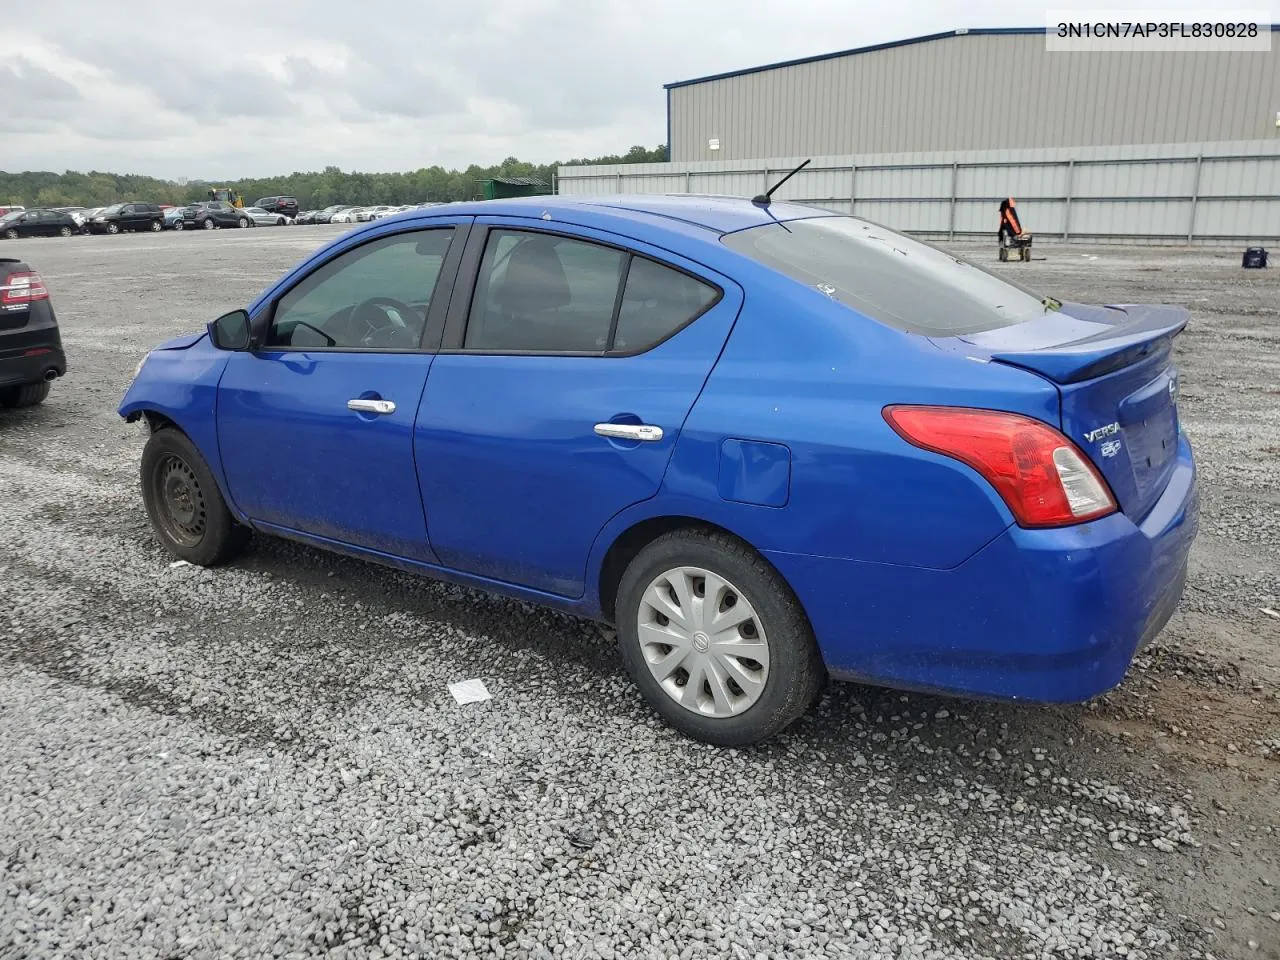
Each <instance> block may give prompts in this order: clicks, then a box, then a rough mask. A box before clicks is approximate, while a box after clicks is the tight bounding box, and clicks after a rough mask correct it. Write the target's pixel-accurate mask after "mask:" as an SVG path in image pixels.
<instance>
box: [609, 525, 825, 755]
mask: <svg viewBox="0 0 1280 960" xmlns="http://www.w3.org/2000/svg"><path fill="white" fill-rule="evenodd" d="M616 621H617V630H618V643H619V649H620V651H621V653H622V658H623V660H624V661H625V663H626V665H627V669H628V671H629V672H630V674H631V678H632V679H633V680H634V681H635V683H636V686H638V687H639V688H640V692H641V693H642V694H643V695H644V698H645V700H647V701H648V703H649V705H650V706H651V707H652V708H653V709H654V710H655V711H656V712H657V713H658V714H660V715H661V716H662V717H663V719H665V720H666V721H667V722H668V723H669V724H671V725H672V726H673V727H675V728H676V729H677V730H679V731H680V732H682V733H684V734H686V735H687V736H690V737H693V738H695V739H698V740H703V741H706V742H708V743H714V744H718V745H720V746H726V747H743V746H748V745H750V744H753V743H757V742H759V741H761V740H764V739H767V738H768V737H771V736H773V735H774V734H776V733H779V732H780V731H782V730H784V729H786V728H787V727H788V726H790V725H791V724H792V723H793V722H795V720H796V719H797V718H799V717H800V716H801V715H802V714H803V713H804V712H805V711H806V710H807V709H808V708H809V706H810V705H811V704H812V703H813V701H814V699H815V698H816V697H817V695H818V693H819V691H820V690H821V689H822V684H823V682H824V680H825V677H826V670H825V668H824V666H823V663H822V658H821V656H820V655H819V653H818V646H817V643H816V641H815V640H814V636H813V630H812V628H811V627H810V625H809V621H808V618H807V617H806V616H805V613H804V610H803V609H802V608H801V606H800V602H799V600H797V599H796V597H795V594H794V593H793V592H792V590H791V588H790V586H788V584H787V583H786V581H785V580H783V579H782V577H781V575H780V574H779V573H778V572H777V571H776V570H775V569H774V568H773V567H772V566H770V565H769V563H768V562H767V561H765V560H764V559H763V558H762V557H761V556H760V555H759V554H758V553H756V552H755V551H754V550H752V549H751V548H750V547H749V546H747V545H746V544H745V543H743V542H742V541H740V540H738V539H736V538H734V537H732V536H729V535H728V534H724V533H712V534H709V535H708V534H707V533H706V532H703V531H697V530H677V531H675V532H673V533H669V534H666V535H664V536H662V537H659V538H658V539H657V540H655V541H654V542H653V543H651V544H649V545H648V546H647V547H645V548H644V549H643V550H642V551H640V553H639V555H637V556H636V558H635V559H634V560H632V561H631V563H630V564H629V565H628V566H627V569H626V572H625V573H623V575H622V582H621V583H620V584H619V587H618V602H617V609H616Z"/></svg>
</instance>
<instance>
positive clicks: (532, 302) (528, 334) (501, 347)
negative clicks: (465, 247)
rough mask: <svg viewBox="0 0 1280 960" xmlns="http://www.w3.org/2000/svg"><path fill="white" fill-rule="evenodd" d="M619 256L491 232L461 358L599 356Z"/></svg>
mask: <svg viewBox="0 0 1280 960" xmlns="http://www.w3.org/2000/svg"><path fill="white" fill-rule="evenodd" d="M626 260H627V254H626V253H624V252H623V251H621V250H615V249H613V248H611V247H604V246H601V245H600V244H597V243H587V242H584V241H581V240H571V239H569V238H567V237H560V236H554V235H552V234H545V233H532V232H528V231H520V230H493V231H491V232H490V234H489V239H488V241H487V243H486V244H485V251H484V258H483V260H482V261H481V264H480V276H479V278H478V280H477V283H476V292H475V295H474V297H473V299H472V303H471V315H470V319H469V321H468V323H467V332H466V336H465V338H464V340H463V346H464V347H465V348H466V349H468V350H481V351H516V352H521V353H525V352H529V353H603V352H604V351H605V350H606V348H607V347H608V343H609V328H610V325H611V323H612V321H613V313H614V307H615V304H616V301H617V298H618V284H619V282H620V281H621V279H622V268H623V266H624V265H625V263H626Z"/></svg>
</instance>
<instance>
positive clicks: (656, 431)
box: [596, 423, 662, 442]
mask: <svg viewBox="0 0 1280 960" xmlns="http://www.w3.org/2000/svg"><path fill="white" fill-rule="evenodd" d="M596 435H597V436H601V437H612V438H614V439H615V440H648V441H649V442H653V441H655V440H661V439H662V428H661V427H654V426H650V425H649V424H647V423H597V424H596Z"/></svg>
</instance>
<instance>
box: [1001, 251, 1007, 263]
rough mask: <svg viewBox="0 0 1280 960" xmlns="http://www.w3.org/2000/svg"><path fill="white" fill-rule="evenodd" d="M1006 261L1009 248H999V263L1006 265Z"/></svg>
mask: <svg viewBox="0 0 1280 960" xmlns="http://www.w3.org/2000/svg"><path fill="white" fill-rule="evenodd" d="M1008 261H1009V248H1008V247H1001V248H1000V262H1001V263H1008Z"/></svg>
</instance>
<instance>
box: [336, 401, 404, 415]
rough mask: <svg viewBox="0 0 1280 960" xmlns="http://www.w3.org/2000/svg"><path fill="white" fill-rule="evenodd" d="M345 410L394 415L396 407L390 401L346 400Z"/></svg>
mask: <svg viewBox="0 0 1280 960" xmlns="http://www.w3.org/2000/svg"><path fill="white" fill-rule="evenodd" d="M347 409H348V410H355V411H356V412H357V413H395V412H396V405H395V404H394V403H392V402H391V401H390V400H348V401H347Z"/></svg>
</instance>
